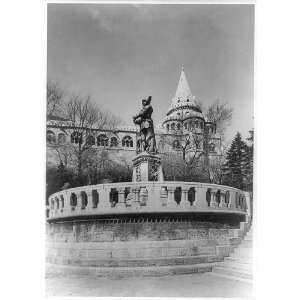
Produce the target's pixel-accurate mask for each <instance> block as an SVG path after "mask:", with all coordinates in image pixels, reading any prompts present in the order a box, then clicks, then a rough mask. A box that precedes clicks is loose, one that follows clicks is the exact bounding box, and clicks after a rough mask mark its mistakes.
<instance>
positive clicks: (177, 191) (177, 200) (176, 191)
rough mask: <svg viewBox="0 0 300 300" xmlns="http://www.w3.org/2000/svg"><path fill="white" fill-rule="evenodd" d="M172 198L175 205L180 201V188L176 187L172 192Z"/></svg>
mask: <svg viewBox="0 0 300 300" xmlns="http://www.w3.org/2000/svg"><path fill="white" fill-rule="evenodd" d="M174 198H175V201H176V203H177V204H179V203H180V201H181V187H177V188H176V189H175V192H174Z"/></svg>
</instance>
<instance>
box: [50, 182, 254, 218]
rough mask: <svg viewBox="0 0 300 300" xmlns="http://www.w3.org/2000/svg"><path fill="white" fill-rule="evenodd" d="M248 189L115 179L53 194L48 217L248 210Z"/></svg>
mask: <svg viewBox="0 0 300 300" xmlns="http://www.w3.org/2000/svg"><path fill="white" fill-rule="evenodd" d="M249 207H250V204H249V196H248V193H247V192H243V191H241V190H239V189H235V188H232V187H228V186H223V185H216V184H207V183H199V182H177V181H165V182H135V183H133V182H121V183H120V182H118V183H108V184H98V185H89V186H82V187H76V188H71V189H67V190H63V191H60V192H57V193H55V194H52V195H51V196H50V197H49V198H48V205H47V208H46V218H47V220H49V221H50V220H56V219H61V218H72V217H80V216H91V215H95V216H97V215H99V216H100V215H115V214H139V213H168V212H171V213H172V212H173V213H176V212H177V213H179V212H180V213H184V212H216V213H217V212H219V213H236V214H243V215H246V214H249Z"/></svg>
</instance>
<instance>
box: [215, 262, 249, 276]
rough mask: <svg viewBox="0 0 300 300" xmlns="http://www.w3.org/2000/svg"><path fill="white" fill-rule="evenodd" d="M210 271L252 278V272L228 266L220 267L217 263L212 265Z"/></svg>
mask: <svg viewBox="0 0 300 300" xmlns="http://www.w3.org/2000/svg"><path fill="white" fill-rule="evenodd" d="M212 272H213V273H218V274H224V275H228V276H234V277H236V278H243V279H248V280H251V279H252V272H249V271H245V270H237V269H234V268H229V267H222V266H219V265H218V266H216V267H214V268H213V271H212Z"/></svg>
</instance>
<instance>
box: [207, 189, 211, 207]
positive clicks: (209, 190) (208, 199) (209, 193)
mask: <svg viewBox="0 0 300 300" xmlns="http://www.w3.org/2000/svg"><path fill="white" fill-rule="evenodd" d="M206 202H207V205H208V206H210V202H211V189H207V191H206Z"/></svg>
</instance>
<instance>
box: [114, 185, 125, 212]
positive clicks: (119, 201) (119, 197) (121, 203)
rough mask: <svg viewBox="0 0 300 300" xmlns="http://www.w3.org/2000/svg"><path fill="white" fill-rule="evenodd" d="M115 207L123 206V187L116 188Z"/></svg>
mask: <svg viewBox="0 0 300 300" xmlns="http://www.w3.org/2000/svg"><path fill="white" fill-rule="evenodd" d="M116 207H118V208H120V207H122V208H123V207H125V188H119V189H118V203H117V205H116Z"/></svg>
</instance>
